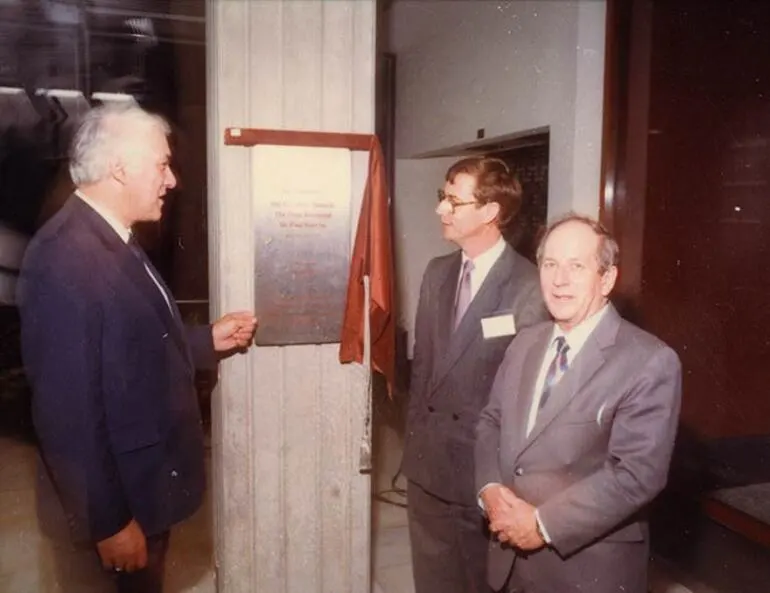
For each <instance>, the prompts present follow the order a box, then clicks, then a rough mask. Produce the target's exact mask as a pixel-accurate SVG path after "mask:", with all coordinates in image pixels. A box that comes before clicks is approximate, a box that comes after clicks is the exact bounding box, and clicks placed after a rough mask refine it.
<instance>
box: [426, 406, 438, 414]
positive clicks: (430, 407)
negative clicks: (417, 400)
mask: <svg viewBox="0 0 770 593" xmlns="http://www.w3.org/2000/svg"><path fill="white" fill-rule="evenodd" d="M428 411H429V412H431V413H433V412H435V411H436V408H434V407H433V406H428Z"/></svg>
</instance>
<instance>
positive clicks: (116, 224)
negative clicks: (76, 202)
mask: <svg viewBox="0 0 770 593" xmlns="http://www.w3.org/2000/svg"><path fill="white" fill-rule="evenodd" d="M75 195H76V196H77V197H78V198H80V199H81V200H83V201H84V202H85V203H86V204H88V205H89V206H90V207H91V208H93V209H94V211H96V213H97V214H98V215H99V216H101V217H102V218H103V219H104V220H105V221H106V222H107V224H109V225H110V227H112V230H114V231H115V232H116V233H117V234H118V237H120V238H121V239H122V241H123V242H124V243H128V240H129V238H131V229H129V228H128V227H126V226H125V225H123V224H122V223H121V222H120V221H118V220H117V219H116V218H115V217H114V216H113V215H112V214H110V212H109V211H108V210H107V209H106V208H104V206H100V205H99V204H97V203H96V202H94V201H93V200H92V199H91V198H89V197H87V196H86V195H85V194H84V193H83V192H81V191H80V190H79V189H76V190H75Z"/></svg>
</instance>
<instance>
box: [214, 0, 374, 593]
mask: <svg viewBox="0 0 770 593" xmlns="http://www.w3.org/2000/svg"><path fill="white" fill-rule="evenodd" d="M374 8H375V3H374V2H373V1H371V0H367V1H359V0H343V1H336V2H316V1H315V0H304V1H297V0H283V1H278V0H261V1H260V0H256V1H246V0H228V2H220V1H218V0H210V1H209V2H208V10H209V13H208V14H209V25H210V32H211V36H212V39H210V40H209V41H210V45H211V49H210V50H209V51H210V60H211V65H212V66H213V67H214V72H213V73H212V75H211V76H210V87H209V88H210V92H211V100H210V111H211V113H212V116H210V124H211V127H210V128H209V132H210V133H209V139H210V152H211V154H210V167H211V169H212V170H211V176H210V178H211V180H212V183H211V184H210V186H211V191H210V196H209V208H210V216H211V220H210V228H211V235H212V245H211V251H212V255H211V267H212V272H213V274H212V277H213V279H212V299H213V300H214V301H215V305H216V308H217V310H220V311H222V310H229V309H233V308H243V307H249V306H250V305H249V303H250V302H251V299H252V298H253V288H254V287H253V274H251V272H250V271H251V270H252V269H253V262H254V253H253V250H252V247H253V245H252V243H253V233H252V225H253V220H254V216H253V205H252V203H251V198H250V196H251V186H252V179H251V176H252V173H251V171H250V167H249V165H248V160H249V158H250V150H248V149H243V148H239V147H238V146H234V145H233V144H234V143H235V142H234V140H235V141H237V140H236V139H235V138H233V136H232V134H228V135H226V136H225V129H226V128H228V127H232V126H241V127H242V128H244V129H247V128H259V129H262V130H267V131H268V132H269V133H270V134H273V133H278V134H280V135H281V136H283V137H284V138H285V133H286V131H287V130H300V131H304V132H310V133H313V132H319V131H320V132H344V133H352V134H361V135H362V137H361V138H360V139H357V140H361V139H363V138H367V141H366V146H365V147H364V145H363V143H362V144H361V148H362V149H363V150H366V149H368V135H370V134H371V133H372V132H373V123H374V95H373V87H374V84H373V82H374V29H375V18H374V17H375V11H374ZM310 137H311V138H312V136H310ZM271 138H272V140H273V142H271V143H279V142H275V141H276V140H277V137H276V136H271ZM253 139H254V138H252V137H249V136H248V135H245V136H244V135H242V136H241V138H240V141H241V142H242V143H244V144H248V143H249V142H248V141H249V140H253ZM226 142H227V144H226ZM367 163H368V155H367V154H366V153H365V152H359V153H354V155H353V160H352V165H353V175H352V180H351V182H352V188H353V190H352V191H353V195H352V199H351V223H352V224H351V241H352V237H353V234H354V232H355V223H356V221H357V219H358V211H359V209H360V202H361V195H362V192H363V187H364V181H365V178H366V173H367ZM338 348H339V346H338V345H337V344H330V345H323V346H317V345H307V346H289V347H282V348H276V347H264V348H256V349H252V350H251V351H250V352H249V353H248V355H246V356H241V357H237V358H236V359H235V360H232V361H229V362H228V363H227V364H226V365H225V366H223V368H222V380H221V381H220V387H221V388H220V393H219V394H217V396H216V398H215V402H217V403H216V405H215V408H217V410H218V411H217V416H216V420H215V421H216V423H217V425H218V428H217V432H216V439H217V442H215V447H216V449H217V455H216V459H217V461H218V462H219V464H220V465H221V466H222V467H221V469H220V470H219V471H218V472H217V475H216V478H215V480H217V486H216V489H217V490H216V491H217V495H218V498H219V501H218V506H217V518H218V529H217V533H218V546H217V547H218V560H219V580H218V582H219V587H220V591H223V592H224V593H235V592H238V593H239V592H244V593H245V592H249V593H251V592H255V591H256V592H262V591H269V592H271V593H293V592H295V591H297V592H300V591H302V592H304V591H319V592H325V593H327V592H328V593H337V592H340V591H351V592H364V591H368V590H369V586H370V584H369V581H370V574H369V549H370V533H369V529H370V518H369V513H370V494H371V492H370V484H369V477H368V476H367V475H362V474H360V473H359V472H358V467H359V456H360V447H361V444H362V442H366V434H365V430H364V425H365V418H366V417H367V415H368V413H369V410H370V396H369V392H368V378H369V372H368V370H366V369H364V368H363V367H361V366H358V365H346V366H342V365H340V364H339V362H338V360H337V354H338Z"/></svg>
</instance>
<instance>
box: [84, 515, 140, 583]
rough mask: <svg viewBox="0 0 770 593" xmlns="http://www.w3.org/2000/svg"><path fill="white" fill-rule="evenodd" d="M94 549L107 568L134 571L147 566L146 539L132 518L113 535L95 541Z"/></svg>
mask: <svg viewBox="0 0 770 593" xmlns="http://www.w3.org/2000/svg"><path fill="white" fill-rule="evenodd" d="M96 549H97V551H98V552H99V557H100V558H101V559H102V565H103V566H104V568H106V569H107V570H116V571H125V572H134V571H135V570H139V569H141V568H144V567H145V566H147V540H146V539H145V537H144V533H143V532H142V528H141V527H139V523H137V522H136V521H134V520H133V519H131V522H130V523H129V524H128V525H126V526H125V527H124V528H123V529H121V530H120V531H118V532H117V533H116V534H115V535H112V536H110V537H108V538H107V539H103V540H102V541H100V542H97V543H96Z"/></svg>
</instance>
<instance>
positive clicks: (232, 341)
mask: <svg viewBox="0 0 770 593" xmlns="http://www.w3.org/2000/svg"><path fill="white" fill-rule="evenodd" d="M256 329H257V318H256V317H254V314H253V313H251V312H249V311H238V312H235V313H228V314H227V315H225V316H224V317H222V318H221V319H218V320H217V321H215V322H214V325H212V327H211V335H212V337H213V338H214V350H216V351H217V352H229V351H230V350H235V349H236V348H245V347H246V346H248V345H249V343H250V342H251V339H252V338H253V337H254V332H255V331H256Z"/></svg>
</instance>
